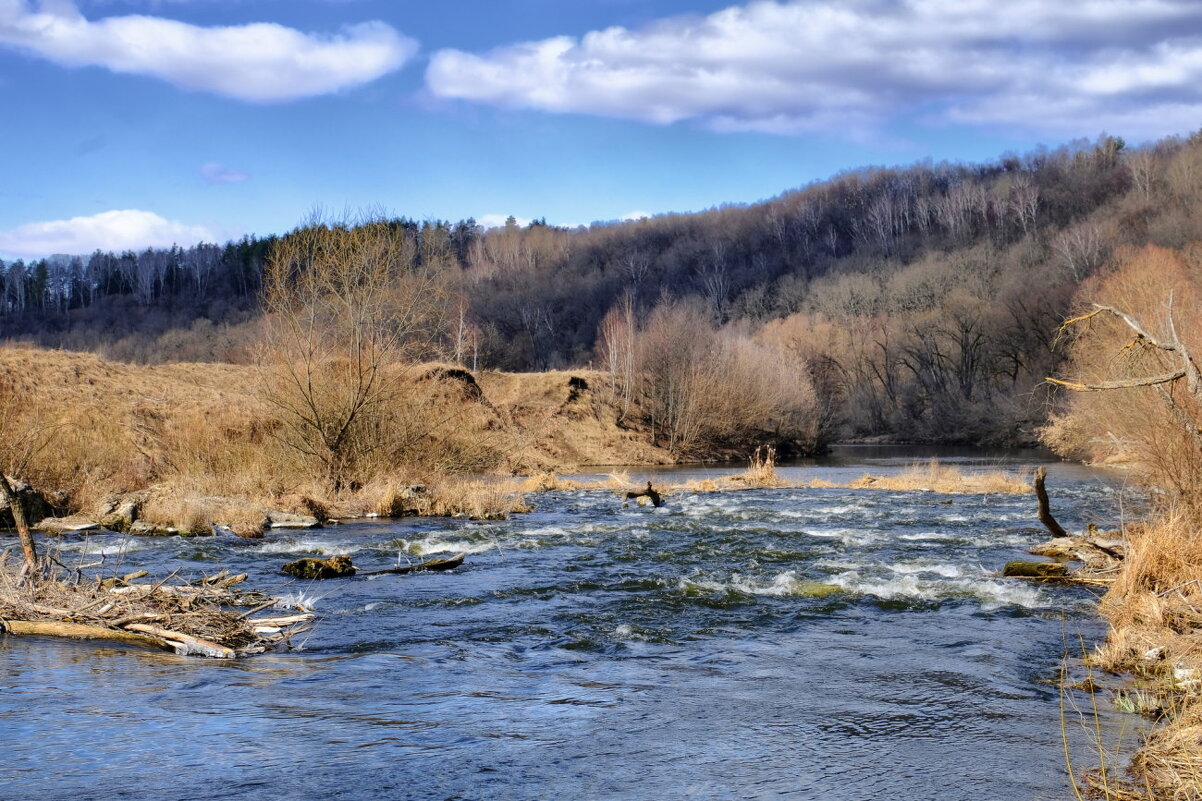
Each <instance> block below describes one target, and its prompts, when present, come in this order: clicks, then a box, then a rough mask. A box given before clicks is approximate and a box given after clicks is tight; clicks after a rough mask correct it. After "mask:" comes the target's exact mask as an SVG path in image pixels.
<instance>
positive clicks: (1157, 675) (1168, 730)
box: [1087, 511, 1202, 801]
mask: <svg viewBox="0 0 1202 801" xmlns="http://www.w3.org/2000/svg"><path fill="white" fill-rule="evenodd" d="M1124 536H1125V538H1126V541H1127V554H1126V558H1125V559H1123V561H1122V564H1121V567H1120V569H1119V571H1118V574H1117V576H1116V578H1115V581H1114V583H1113V584H1112V585H1111V586H1110V588H1109V590H1108V591H1107V593H1106V595H1105V596H1103V598H1102V600H1101V603H1100V605H1099V611H1100V613H1101V615H1102V616H1103V617H1104V618H1105V619H1106V620H1107V622H1108V623H1109V624H1110V630H1109V632H1108V633H1107V636H1106V641H1105V642H1104V643H1103V644H1102V645H1101V646H1100V647H1099V648H1098V649H1097V650H1096V651H1095V652H1094V653H1093V654H1092V655H1091V658H1090V660H1089V661H1090V662H1091V663H1092V664H1093V665H1095V666H1097V667H1099V668H1101V669H1103V670H1106V671H1111V672H1115V673H1125V674H1130V675H1131V676H1132V677H1133V681H1132V682H1131V684H1130V686H1129V687H1126V688H1124V689H1122V690H1120V691H1119V692H1118V693H1117V694H1116V696H1115V698H1114V703H1115V705H1116V706H1118V707H1119V708H1120V709H1123V710H1125V711H1128V712H1132V713H1138V714H1142V715H1145V716H1147V717H1148V718H1150V719H1153V720H1154V721H1156V726H1155V727H1154V728H1153V729H1152V731H1151V732H1150V733H1149V734H1148V735H1147V736H1146V738H1145V739H1144V742H1143V743H1142V745H1141V746H1140V748H1139V749H1138V750H1137V751H1136V752H1135V754H1134V755H1133V757H1132V759H1131V764H1130V766H1129V768H1128V771H1127V773H1128V776H1127V777H1123V778H1116V777H1115V776H1114V775H1109V776H1103V775H1101V774H1097V773H1094V774H1091V775H1090V776H1089V777H1088V778H1087V781H1088V782H1089V783H1090V784H1091V785H1092V786H1093V787H1094V788H1095V789H1097V790H1098V792H1100V793H1104V794H1105V797H1106V798H1116V799H1124V801H1128V800H1132V801H1134V800H1138V801H1196V799H1199V798H1202V611H1199V610H1202V537H1200V536H1199V533H1198V527H1197V525H1196V524H1195V523H1194V522H1193V520H1192V519H1191V518H1190V516H1188V515H1186V514H1183V513H1181V512H1179V511H1177V512H1168V513H1165V514H1163V515H1162V516H1160V517H1157V518H1156V519H1154V520H1152V521H1150V522H1147V523H1138V524H1131V525H1127V526H1125V527H1124Z"/></svg>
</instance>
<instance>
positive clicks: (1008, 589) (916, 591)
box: [830, 570, 1048, 610]
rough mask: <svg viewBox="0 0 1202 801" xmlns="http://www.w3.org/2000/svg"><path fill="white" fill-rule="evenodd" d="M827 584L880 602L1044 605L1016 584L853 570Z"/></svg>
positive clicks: (994, 606) (1036, 595)
mask: <svg viewBox="0 0 1202 801" xmlns="http://www.w3.org/2000/svg"><path fill="white" fill-rule="evenodd" d="M830 582H831V583H832V584H837V585H839V586H840V587H843V588H844V589H846V590H847V591H849V592H854V593H858V594H860V595H871V596H873V597H876V598H880V599H881V600H883V601H890V600H895V599H906V598H909V599H914V600H920V601H936V602H938V601H945V600H953V599H957V598H976V599H977V600H979V601H980V603H981V608H982V609H985V610H991V609H997V608H998V607H1002V606H1022V607H1025V608H1028V609H1039V608H1043V607H1046V606H1047V605H1048V604H1047V602H1046V601H1045V600H1044V597H1043V595H1042V594H1041V593H1040V591H1039V590H1038V589H1036V588H1033V587H1029V586H1026V585H1023V584H1018V583H1010V582H1001V581H990V580H983V579H981V580H974V579H957V580H942V581H940V580H924V579H920V578H919V577H918V576H917V575H916V574H913V573H911V574H905V575H902V576H900V577H897V578H873V577H865V576H862V575H861V574H860V573H859V572H858V571H854V570H853V571H850V572H848V573H843V574H841V575H837V576H832V577H831V579H830Z"/></svg>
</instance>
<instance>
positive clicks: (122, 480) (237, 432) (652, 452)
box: [0, 347, 671, 533]
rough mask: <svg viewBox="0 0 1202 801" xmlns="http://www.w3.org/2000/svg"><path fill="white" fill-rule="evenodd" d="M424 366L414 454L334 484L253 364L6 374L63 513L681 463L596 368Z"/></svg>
mask: <svg viewBox="0 0 1202 801" xmlns="http://www.w3.org/2000/svg"><path fill="white" fill-rule="evenodd" d="M427 372H428V371H423V370H421V369H416V370H412V371H410V373H412V374H413V375H415V376H419V378H418V379H415V380H416V384H415V385H414V387H415V388H414V391H413V392H412V393H410V394H409V395H407V396H406V398H407V400H406V404H405V408H404V409H401V410H398V414H397V415H396V418H397V426H400V427H402V428H405V429H406V430H405V432H402V433H404V435H405V436H410V435H412V436H411V437H410V438H411V439H412V440H413V441H412V442H411V443H409V447H408V450H407V452H408V453H409V454H411V458H408V459H397V458H387V459H385V458H381V459H379V460H377V462H373V463H371V464H370V465H368V471H369V475H368V476H367V477H366V478H365V480H363V481H362V482H361V486H360V484H356V485H355V486H353V487H348V488H347V489H345V490H344V491H343V492H341V493H339V494H337V495H334V494H333V493H329V492H328V491H327V490H325V489H324V488H323V485H322V479H323V476H322V475H321V471H320V469H315V466H314V464H313V463H312V460H309V459H307V458H305V457H304V456H302V455H301V454H298V453H297V452H296V451H294V450H292V449H290V448H288V447H286V446H285V445H284V444H283V442H282V441H281V439H280V437H279V436H278V434H279V433H280V427H281V425H282V424H281V421H280V420H279V419H278V418H277V417H276V415H275V412H274V410H273V409H272V408H270V407H269V406H268V405H266V404H265V403H263V402H262V401H261V400H260V399H259V396H258V394H257V392H256V387H257V385H258V382H259V381H260V376H259V375H258V373H257V371H256V370H255V369H254V368H253V367H246V366H237V365H224V364H199V363H190V364H168V365H159V366H152V367H147V366H137V365H129V364H121V363H116V362H110V361H105V360H104V359H101V358H99V357H98V356H95V355H93V354H82V353H68V352H62V351H45V350H37V349H33V348H22V347H0V382H6V383H12V384H14V385H15V387H16V388H17V389H18V390H19V391H20V392H21V393H22V395H23V396H24V397H25V398H26V399H27V401H28V404H29V410H30V413H31V414H34V413H36V414H37V415H39V416H40V417H43V418H46V419H48V420H50V421H52V423H53V425H54V427H55V438H54V444H53V447H51V448H49V449H47V450H46V451H45V453H44V456H43V458H42V459H41V460H40V462H39V464H38V465H36V467H37V470H36V475H34V476H30V477H31V478H33V479H34V480H35V481H36V483H37V484H38V485H39V486H41V487H49V488H52V489H54V490H62V491H63V492H64V493H65V494H66V496H67V506H68V510H69V511H70V512H73V513H80V514H84V515H89V514H92V513H93V510H94V509H97V508H99V507H102V506H103V505H104V503H105V502H106V501H109V500H110V499H111V498H112V497H113V496H114V495H121V494H126V493H131V492H142V491H148V490H150V491H151V493H150V494H151V498H150V500H149V501H148V502H147V503H146V505H145V507H144V509H143V513H142V515H143V518H144V519H146V520H147V521H148V522H151V523H155V524H158V525H162V526H170V527H174V528H178V529H183V530H195V531H197V532H199V531H200V530H201V529H202V528H204V527H207V526H208V524H211V523H219V524H222V525H227V526H230V527H232V528H234V529H235V530H239V531H245V532H248V533H250V532H253V530H254V529H255V528H256V527H257V526H258V525H259V524H260V523H261V522H262V521H261V518H260V516H259V514H258V513H259V511H260V510H261V509H263V508H270V509H278V510H281V511H292V512H295V513H298V514H315V512H314V511H313V509H311V508H306V507H305V505H304V504H302V503H301V502H300V501H299V500H298V499H300V498H308V499H310V500H312V501H314V502H315V503H316V504H317V505H318V506H320V507H322V508H326V509H327V510H334V511H336V512H338V513H340V514H344V513H351V514H355V513H366V512H370V511H375V512H377V513H381V514H384V513H387V512H389V511H390V510H391V507H392V504H391V503H388V502H386V501H388V499H387V498H385V497H384V496H385V495H386V494H387V490H388V487H402V486H408V485H411V484H417V483H425V484H430V485H431V486H433V485H435V484H438V483H439V481H436V480H435V478H436V477H438V476H447V475H455V474H466V473H476V474H479V473H487V472H489V471H490V470H492V471H496V472H498V473H503V474H510V475H512V474H515V473H529V472H530V471H531V469H535V470H538V471H542V472H546V471H554V472H563V471H566V470H570V469H578V468H580V467H581V466H584V465H589V464H661V463H665V462H670V461H671V456H670V455H669V454H667V452H666V451H663V450H661V449H658V448H655V447H653V446H651V445H649V444H648V443H647V442H646V439H647V436H646V433H645V432H639V431H637V430H628V429H624V428H619V427H618V426H617V425H616V424H615V422H614V421H615V420H616V418H617V414H616V412H615V410H614V408H613V407H612V405H611V404H607V403H606V402H605V401H603V400H601V399H599V398H597V397H595V396H594V393H593V392H592V391H591V389H586V390H584V391H583V392H582V391H579V389H578V387H579V384H580V381H583V382H585V384H587V385H588V386H589V387H592V386H597V385H600V383H601V381H602V376H601V375H600V374H599V373H595V372H590V371H576V372H571V373H568V372H558V373H554V372H553V373H541V374H528V375H527V374H523V375H510V374H503V373H481V374H480V375H478V376H477V378H478V381H479V385H480V388H481V390H482V393H483V395H482V398H481V397H472V396H471V394H470V393H467V392H465V391H464V389H463V387H461V386H460V385H459V384H458V383H455V382H449V381H441V382H439V381H432V380H430V379H429V378H428V377H425V378H420V376H424V375H425V373H427ZM572 379H578V380H577V381H576V382H575V383H576V386H577V389H575V390H574V389H573V387H572V386H570V385H569V382H570V381H571V380H572ZM540 482H541V483H542V484H544V485H545V487H544V488H547V489H549V488H552V487H559V488H564V487H566V486H567V482H564V481H562V480H561V479H557V478H554V476H552V477H550V478H548V477H542V478H539V479H537V480H536V481H535V482H533V483H535V484H539V483H540ZM520 491H521V490H520V488H513V487H510V488H507V489H505V490H503V491H502V490H498V489H496V488H495V487H493V486H492V485H487V484H480V485H479V486H473V485H471V484H470V483H467V484H465V483H462V482H460V483H456V484H455V486H451V485H450V484H448V485H447V487H446V488H445V490H443V489H438V488H435V489H434V490H433V491H432V493H431V497H430V498H429V499H428V500H427V501H426V502H425V503H423V504H422V505H420V513H423V514H441V513H444V512H445V513H455V514H462V515H466V516H496V515H498V514H501V513H502V512H501V510H505V509H508V510H510V511H513V510H517V509H521V508H524V506H523V503H522V502H521V500H520V499H518V500H514V496H515V493H520ZM456 497H459V498H461V499H462V502H459V501H457V500H456ZM393 500H396V498H394V499H393ZM403 511H404V512H405V513H411V511H412V510H411V509H409V508H405V509H404V510H403ZM317 516H319V517H320V516H321V515H317ZM255 518H260V519H255Z"/></svg>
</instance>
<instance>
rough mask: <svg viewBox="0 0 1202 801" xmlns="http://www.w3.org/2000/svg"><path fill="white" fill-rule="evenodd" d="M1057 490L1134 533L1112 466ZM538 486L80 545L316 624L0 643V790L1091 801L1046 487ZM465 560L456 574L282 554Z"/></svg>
mask: <svg viewBox="0 0 1202 801" xmlns="http://www.w3.org/2000/svg"><path fill="white" fill-rule="evenodd" d="M1027 458H1028V459H1029V458H1030V457H1027ZM959 461H961V462H962V464H963V466H964V467H965V468H966V469H976V468H979V467H983V466H986V465H985V464H984V463H982V462H980V461H979V460H974V459H973V458H971V457H968V456H965V457H962V458H960V460H959ZM901 462H902V459H901V457H891V456H889V454H888V453H884V454H882V453H881V452H878V451H869V450H860V451H856V450H849V451H844V452H843V453H842V454H841V455H840V456H839V458H837V459H835V460H833V461H830V462H827V463H825V464H823V465H811V466H804V467H796V468H787V469H785V470H784V471H782V472H785V473H786V474H787V475H789V476H790V477H791V478H802V477H807V478H808V477H816V476H822V477H828V478H839V477H841V476H844V475H846V476H847V478H854V477H855V476H858V475H860V474H862V473H863V472H865V470H866V469H869V470H871V471H873V472H888V471H890V470H893V469H896V468H897V467H898V466H899V465H900V464H901ZM694 472H695V473H696V472H700V473H702V474H711V475H712V474H714V473H715V472H719V471H715V470H708V471H694ZM638 477H639V476H636V478H638ZM664 478H665V477H663V476H659V475H657V476H656V479H657V480H661V479H664ZM1052 481H1053V482H1054V489H1053V497H1054V500H1055V502H1056V504H1057V508H1058V511H1059V512H1060V516H1061V519H1062V522H1063V523H1065V525H1066V527H1074V526H1081V525H1083V524H1084V522H1086V521H1087V520H1095V519H1096V520H1097V521H1098V522H1101V523H1105V522H1110V521H1112V520H1113V519H1114V512H1113V507H1114V503H1115V500H1116V493H1115V491H1114V489H1112V486H1111V485H1112V483H1113V481H1112V480H1111V479H1109V478H1107V477H1106V476H1104V475H1102V474H1099V473H1094V472H1091V471H1087V470H1084V469H1081V468H1072V467H1069V466H1067V465H1065V466H1056V467H1054V468H1053V469H1052ZM531 500H532V502H533V504H534V506H535V512H534V513H533V514H530V515H524V516H521V517H517V518H515V519H513V520H510V521H505V522H500V523H477V522H468V521H454V520H437V521H430V520H425V521H413V520H409V521H400V522H360V523H352V524H347V525H343V526H338V527H332V528H327V529H324V530H321V531H315V532H309V533H296V532H275V533H273V534H272V535H270V536H269V538H268V539H266V540H262V541H257V542H246V541H240V540H234V539H232V538H231V539H225V538H205V539H179V538H168V539H128V538H122V537H92V538H90V539H86V540H84V539H73V540H72V539H68V540H64V541H63V543H62V549H63V551H64V556H65V558H68V559H76V560H79V559H83V560H92V559H94V554H97V553H104V554H107V557H106V558H107V561H108V565H109V566H110V567H111V566H113V565H115V564H118V563H120V564H121V565H122V567H128V568H130V569H134V568H140V567H146V568H148V569H150V570H152V571H153V572H154V573H155V574H156V575H162V574H165V573H166V572H167V571H169V570H175V569H179V570H181V571H182V572H183V573H185V574H194V575H199V574H200V573H202V572H205V571H207V572H214V571H216V570H217V569H219V568H221V567H229V568H232V569H234V570H236V571H247V572H249V573H251V576H252V578H251V581H250V582H249V583H250V584H251V585H253V586H255V587H257V588H260V589H264V590H268V591H272V592H278V593H280V594H281V595H288V596H291V597H292V598H295V599H304V600H306V601H308V602H311V603H313V604H314V606H315V608H316V611H317V612H319V613H320V614H321V616H322V617H321V621H320V623H319V625H318V626H317V628H316V629H315V630H314V631H313V632H311V633H310V634H309V635H307V640H306V641H305V643H304V648H303V650H301V651H298V652H290V653H284V654H274V655H267V656H261V657H257V658H253V659H248V660H241V661H237V662H232V663H226V662H216V661H203V660H198V659H185V658H180V657H174V656H170V655H160V654H149V653H143V652H140V651H133V650H124V649H118V648H107V649H98V648H96V647H93V646H87V645H81V644H73V643H62V642H55V641H49V640H39V639H17V638H7V639H3V638H0V677H2V678H0V682H2V684H0V688H2V690H3V691H2V693H0V779H2V781H3V784H2V785H0V798H4V799H57V798H71V799H87V798H139V799H141V798H155V799H181V800H182V799H211V798H244V799H274V798H288V799H292V798H296V799H309V798H323V797H328V798H345V799H369V798H429V799H451V798H463V799H483V798H503V799H508V798H514V799H548V798H556V797H561V798H604V799H653V798H704V799H709V798H714V799H718V798H757V799H758V798H778V797H789V798H798V799H875V798H899V799H901V798H907V799H909V798H912V799H948V800H949V801H953V800H954V801H962V800H963V799H969V798H988V799H993V800H994V801H1000V800H1002V799H1023V800H1024V801H1027V800H1029V799H1060V798H1066V797H1068V792H1067V789H1066V783H1065V777H1064V767H1063V747H1062V744H1061V720H1060V713H1059V692H1058V691H1057V689H1056V687H1055V686H1054V684H1052V683H1051V682H1052V681H1053V680H1054V679H1055V676H1056V672H1057V664H1058V660H1059V658H1060V655H1061V654H1062V653H1063V651H1064V650H1065V648H1066V645H1065V643H1066V640H1067V641H1069V645H1068V647H1069V648H1071V649H1079V647H1080V646H1079V645H1077V644H1076V638H1077V636H1078V633H1079V632H1080V633H1083V634H1084V637H1085V638H1086V640H1087V641H1092V640H1094V639H1096V638H1097V637H1098V636H1100V634H1101V631H1102V628H1101V625H1100V624H1099V623H1098V622H1097V621H1096V620H1095V619H1094V617H1093V616H1092V612H1091V609H1092V603H1093V596H1092V595H1091V594H1090V592H1088V591H1086V590H1082V589H1065V588H1053V587H1036V586H1032V585H1029V584H1024V583H1018V582H1015V581H1003V580H1001V579H998V578H993V577H991V576H990V574H991V573H992V572H994V571H996V570H997V569H999V568H1000V567H1001V565H1002V564H1003V563H1004V562H1005V561H1007V560H1010V559H1018V558H1023V554H1024V552H1025V549H1026V548H1027V547H1029V546H1030V545H1031V544H1033V543H1035V542H1037V541H1039V540H1040V539H1042V538H1043V537H1042V533H1041V531H1040V529H1039V528H1038V524H1037V523H1035V522H1034V512H1033V509H1032V505H1033V504H1032V499H1031V498H1030V497H1028V496H943V495H937V494H933V493H924V492H880V491H853V490H837V489H831V490H756V491H747V492H739V493H725V494H719V495H693V494H682V495H677V496H674V497H672V498H671V499H670V501H669V503H668V505H667V506H665V507H664V508H661V509H649V508H623V507H622V505H621V501H620V500H618V499H617V498H616V496H614V495H613V494H609V493H605V492H567V493H551V494H545V495H537V496H531ZM8 544H11V539H5V538H0V547H5V546H7V545H8ZM457 551H468V552H469V553H470V556H469V557H468V560H467V563H466V564H465V566H464V567H463V568H461V569H459V570H458V571H455V572H454V573H446V574H425V575H412V576H382V577H376V578H360V579H353V580H344V581H327V582H312V583H310V582H295V583H291V584H289V583H288V580H287V579H286V577H283V576H280V575H279V574H277V572H276V571H277V570H278V568H279V565H280V564H281V563H282V562H284V561H286V560H289V559H293V558H297V557H300V556H303V555H313V554H335V553H350V554H352V556H353V558H354V561H355V563H356V564H357V565H358V566H360V567H361V568H377V567H387V566H390V565H392V564H395V563H396V562H397V560H398V559H404V558H409V559H414V558H417V557H420V556H425V555H429V554H449V553H451V552H457ZM1104 723H1105V724H1106V725H1107V726H1109V725H1111V722H1110V721H1109V720H1105V721H1104ZM1070 736H1071V737H1072V738H1073V739H1074V741H1075V742H1076V745H1077V746H1078V747H1080V746H1081V745H1082V743H1083V740H1082V738H1081V735H1079V734H1078V732H1077V729H1076V728H1075V727H1070Z"/></svg>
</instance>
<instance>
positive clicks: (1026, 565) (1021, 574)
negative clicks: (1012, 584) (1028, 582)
mask: <svg viewBox="0 0 1202 801" xmlns="http://www.w3.org/2000/svg"><path fill="white" fill-rule="evenodd" d="M1002 575H1003V576H1010V577H1014V578H1065V577H1066V576H1068V568H1067V567H1066V566H1064V565H1062V564H1060V563H1058V562H1007V563H1006V566H1005V567H1004V568H1002Z"/></svg>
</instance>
